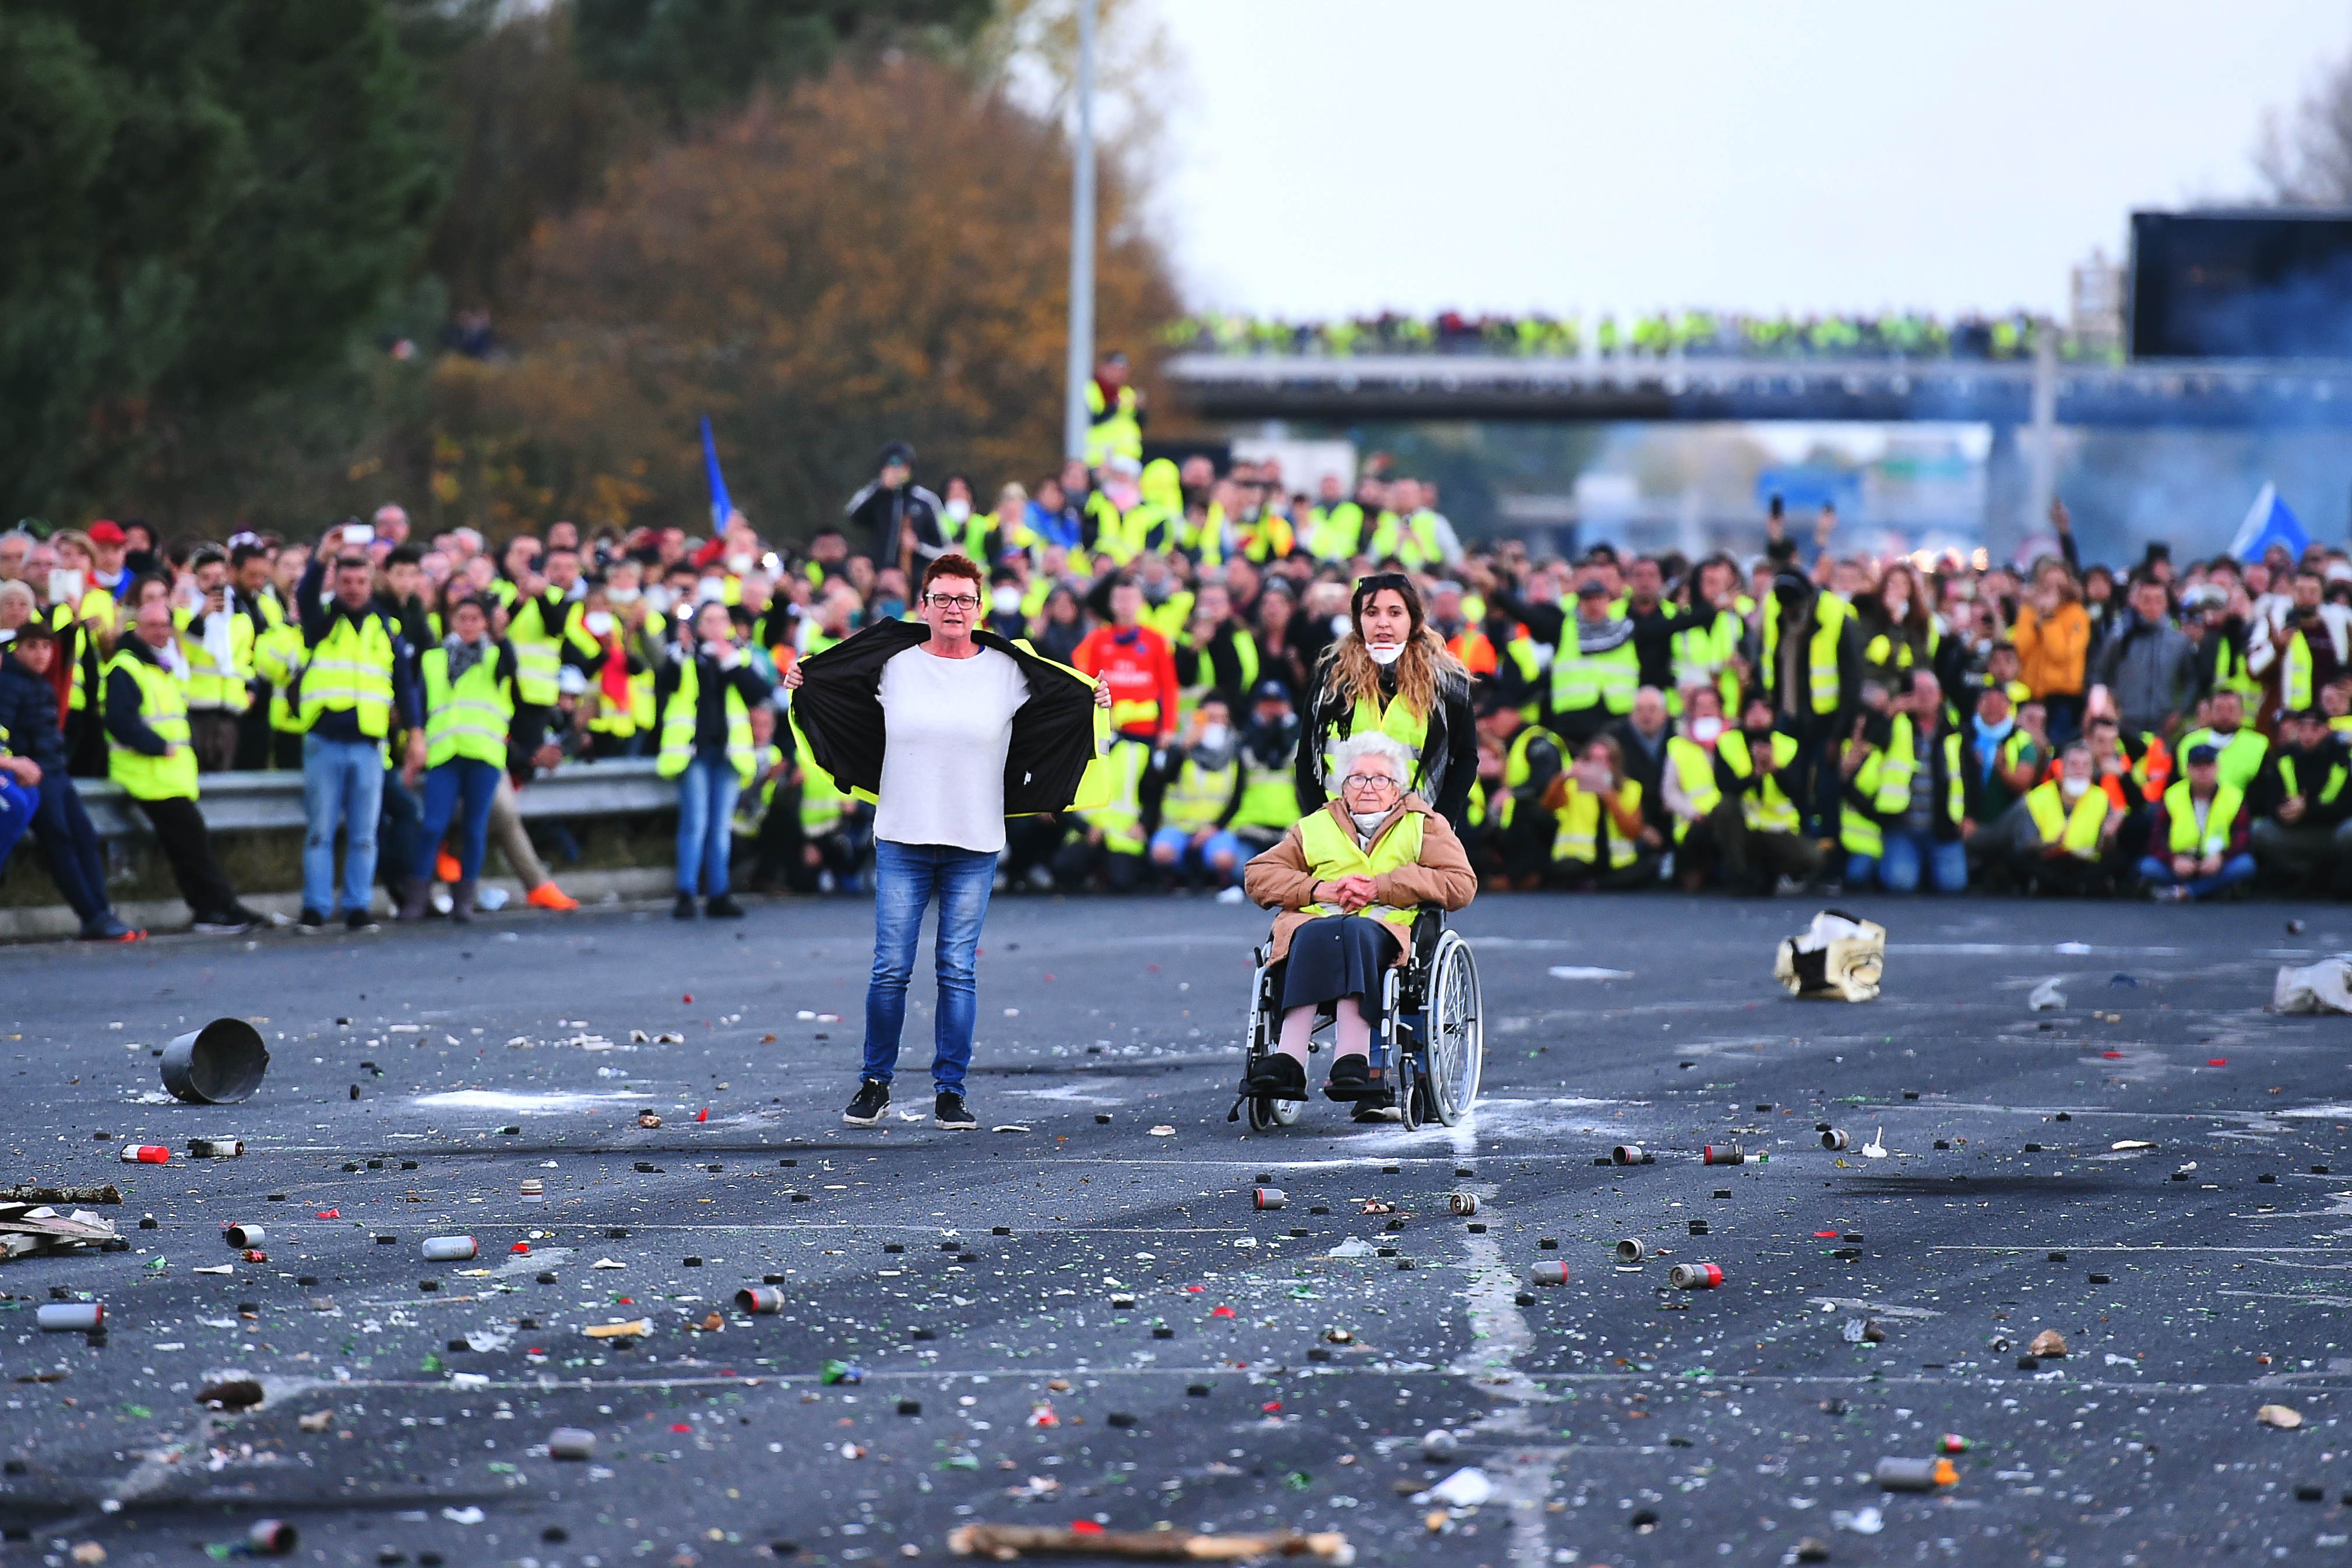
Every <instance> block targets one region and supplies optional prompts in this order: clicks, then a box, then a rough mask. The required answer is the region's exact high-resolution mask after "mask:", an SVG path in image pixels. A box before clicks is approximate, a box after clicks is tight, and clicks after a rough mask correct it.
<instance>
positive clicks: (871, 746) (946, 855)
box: [784, 555, 1110, 1131]
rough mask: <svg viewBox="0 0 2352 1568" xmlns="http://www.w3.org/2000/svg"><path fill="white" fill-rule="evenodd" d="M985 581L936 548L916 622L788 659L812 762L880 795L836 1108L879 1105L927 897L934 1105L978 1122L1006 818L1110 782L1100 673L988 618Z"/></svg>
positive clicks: (870, 1109) (935, 1116) (946, 1116)
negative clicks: (854, 1054)
mask: <svg viewBox="0 0 2352 1568" xmlns="http://www.w3.org/2000/svg"><path fill="white" fill-rule="evenodd" d="M987 591H988V588H987V580H986V578H985V577H984V575H983V574H982V570H981V569H980V567H979V566H978V565H977V564H975V563H974V562H973V561H972V560H971V559H970V558H969V557H967V556H961V555H943V556H940V558H939V559H936V560H934V561H932V562H931V563H930V565H929V568H928V569H927V570H925V571H924V573H923V583H922V591H921V594H920V600H919V609H920V610H921V612H922V620H921V621H920V622H909V621H899V620H888V621H883V622H877V623H876V624H875V625H872V626H869V627H867V628H866V630H865V631H863V632H859V633H857V635H856V636H855V637H851V638H849V639H848V640H847V641H845V642H843V643H836V644H835V645H834V646H833V647H831V648H828V649H826V650H825V651H824V653H818V654H816V655H815V656H814V657H812V658H809V659H805V660H803V661H800V662H799V663H796V664H793V667H792V668H791V669H790V670H788V671H786V672H785V674H784V686H785V689H786V690H788V691H791V692H792V693H793V709H792V711H793V722H794V723H796V724H798V725H799V726H800V729H801V734H802V735H803V737H805V738H806V740H807V742H808V750H809V755H810V756H811V757H812V758H814V762H815V765H816V766H817V767H820V768H823V769H824V771H825V772H827V773H829V774H831V775H832V776H833V778H834V781H835V784H836V785H838V786H839V787H840V788H842V789H848V790H851V791H853V792H855V793H856V794H857V795H859V796H861V797H862V798H864V799H866V800H874V801H876V802H877V806H876V809H875V814H874V974H873V977H872V979H871V980H870V981H869V982H868V983H867V986H866V1049H865V1061H864V1064H863V1066H862V1067H861V1068H860V1070H859V1075H858V1083H857V1092H856V1095H855V1096H853V1097H852V1098H851V1100H850V1102H849V1104H848V1106H847V1108H846V1109H845V1110H844V1111H843V1112H842V1113H841V1119H842V1120H843V1121H844V1122H846V1123H847V1124H850V1125H851V1126H853V1127H870V1126H872V1125H874V1124H876V1123H877V1122H879V1121H880V1120H881V1119H882V1118H883V1116H884V1115H886V1114H887V1113H888V1111H889V1108H890V1082H891V1079H892V1076H893V1072H894V1070H895V1068H896V1065H897V1063H898V1037H899V1034H900V1032H901V1031H902V1030H904V1028H905V1026H906V1021H907V985H908V980H909V979H910V978H911V977H912V976H913V974H914V967H915V943H916V939H917V938H918V937H919V936H921V934H922V928H923V911H924V910H925V909H927V908H929V906H930V904H931V903H932V901H933V900H934V899H936V900H937V901H938V903H939V906H940V925H939V947H938V957H937V960H936V963H937V967H938V970H939V987H940V991H939V1006H938V1009H937V1012H936V1019H935V1024H934V1030H935V1040H934V1045H933V1048H932V1057H931V1087H932V1091H933V1094H934V1099H933V1101H932V1110H931V1121H932V1124H934V1125H936V1126H940V1127H947V1128H952V1129H958V1130H965V1131H968V1130H970V1129H971V1128H973V1127H975V1126H977V1125H978V1123H977V1122H976V1121H975V1120H974V1119H973V1116H972V1114H971V1110H970V1109H969V1108H968V1107H966V1105H965V1104H964V1095H963V1086H964V1072H965V1070H966V1069H967V1068H968V1067H969V1066H970V1065H971V1031H972V1020H973V1018H974V1016H975V1015H976V1014H977V1012H978V1009H979V988H978V984H977V982H976V979H975V977H974V975H973V970H972V960H973V957H974V955H975V954H976V953H977V952H978V950H979V946H980V925H981V921H982V919H983V918H985V917H986V915H987V914H988V894H989V890H990V888H991V887H992V885H993V883H994V882H995V879H996V860H997V856H998V855H999V854H1001V853H1002V852H1003V849H1004V819H1005V818H1006V817H1007V816H1008V815H1012V816H1021V815H1025V814H1027V813H1030V812H1034V811H1059V810H1066V809H1067V808H1069V807H1072V806H1080V805H1099V804H1101V802H1102V800H1104V799H1107V798H1108V796H1107V793H1106V792H1105V790H1104V789H1103V788H1102V786H1103V784H1104V783H1105V782H1106V781H1105V780H1103V779H1101V778H1100V776H1099V769H1097V768H1096V767H1095V766H1094V764H1095V759H1096V756H1097V750H1098V747H1097V737H1096V729H1097V720H1096V710H1097V709H1098V708H1105V707H1108V706H1109V702H1110V695H1109V692H1108V689H1107V688H1105V687H1102V686H1100V685H1097V684H1096V683H1094V682H1092V681H1089V680H1087V677H1086V676H1084V675H1081V674H1078V673H1077V672H1076V670H1073V669H1071V668H1069V667H1068V666H1067V665H1064V664H1054V663H1051V662H1050V661H1048V660H1045V659H1041V658H1039V657H1037V655H1036V654H1034V653H1031V652H1030V651H1029V650H1028V649H1027V648H1026V647H1025V646H1024V645H1022V644H1020V643H1009V642H1007V641H1005V640H1004V639H1003V638H1002V637H1000V636H998V635H996V633H994V632H990V631H987V630H984V629H982V627H981V625H980V615H981V606H982V603H983V602H985V601H984V599H983V597H982V596H983V595H984V594H986V592H987ZM1090 786H1092V787H1093V788H1091V789H1090Z"/></svg>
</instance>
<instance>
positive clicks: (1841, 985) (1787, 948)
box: [1772, 909, 1886, 1002]
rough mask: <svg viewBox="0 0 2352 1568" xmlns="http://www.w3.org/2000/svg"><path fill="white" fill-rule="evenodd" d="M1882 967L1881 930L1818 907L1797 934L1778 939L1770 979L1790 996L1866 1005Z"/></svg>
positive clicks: (1883, 937) (1883, 943)
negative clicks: (1815, 912)
mask: <svg viewBox="0 0 2352 1568" xmlns="http://www.w3.org/2000/svg"><path fill="white" fill-rule="evenodd" d="M1885 965H1886V928H1885V926H1883V925H1878V924H1877V923H1876V922H1874V921H1869V920H1864V919H1861V918H1859V917H1857V916H1855V915H1848V914H1846V913H1845V912H1844V911H1843V910H1839V909H1824V910H1822V912H1821V913H1820V914H1818V915H1814V916H1813V923H1812V924H1811V925H1809V926H1807V927H1806V928H1805V929H1804V930H1803V931H1801V932H1800V933H1798V934H1797V935H1796V936H1790V937H1787V938H1784V939H1783V940H1782V941H1781V943H1780V949H1779V951H1778V952H1777V953H1775V954H1774V955H1773V958H1772V977H1773V978H1774V979H1776V980H1778V981H1780V985H1781V987H1782V988H1783V989H1785V990H1787V991H1788V993H1789V994H1790V996H1792V997H1808V998H1822V999H1834V1000H1843V1001H1849V1002H1867V1001H1872V1000H1874V999H1876V998H1877V996H1878V989H1879V983H1880V981H1881V979H1882V978H1883V977H1884V973H1885Z"/></svg>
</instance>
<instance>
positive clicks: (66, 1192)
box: [0, 1182, 122, 1203]
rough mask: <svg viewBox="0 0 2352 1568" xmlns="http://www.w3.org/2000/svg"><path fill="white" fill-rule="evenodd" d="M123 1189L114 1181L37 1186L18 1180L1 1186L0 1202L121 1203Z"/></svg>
mask: <svg viewBox="0 0 2352 1568" xmlns="http://www.w3.org/2000/svg"><path fill="white" fill-rule="evenodd" d="M121 1201H122V1189H121V1187H118V1186H115V1185H114V1184H113V1183H112V1182H108V1183H107V1184H106V1185H105V1186H34V1185H32V1184H30V1183H26V1182H18V1183H17V1184H16V1186H0V1203H121Z"/></svg>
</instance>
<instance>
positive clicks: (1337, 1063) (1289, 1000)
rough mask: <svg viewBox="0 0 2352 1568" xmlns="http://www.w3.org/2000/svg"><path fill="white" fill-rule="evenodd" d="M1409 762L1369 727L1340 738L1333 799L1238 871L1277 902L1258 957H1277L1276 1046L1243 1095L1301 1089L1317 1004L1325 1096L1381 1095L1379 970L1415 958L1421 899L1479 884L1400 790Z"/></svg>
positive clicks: (1456, 899)
mask: <svg viewBox="0 0 2352 1568" xmlns="http://www.w3.org/2000/svg"><path fill="white" fill-rule="evenodd" d="M1412 768H1413V758H1412V752H1411V751H1409V750H1407V749H1406V748H1405V747H1404V746H1403V745H1402V744H1401V743H1400V742H1398V741H1396V740H1394V739H1391V737H1388V736H1386V735H1382V734H1380V733H1378V732H1377V731H1375V732H1371V733H1367V734H1360V735H1354V736H1350V737H1349V738H1347V739H1346V740H1343V741H1340V742H1339V744H1338V745H1337V746H1335V747H1332V749H1331V753H1330V768H1329V775H1330V777H1331V778H1332V779H1336V780H1337V782H1338V784H1339V792H1338V795H1337V796H1336V798H1335V799H1333V800H1330V801H1329V802H1328V803H1327V804H1326V805H1324V806H1323V807H1321V808H1320V809H1318V810H1315V811H1312V812H1310V813H1308V814H1307V816H1306V817H1305V818H1304V819H1302V820H1301V821H1299V822H1298V823H1297V824H1296V825H1295V826H1294V827H1292V828H1291V830H1290V831H1289V832H1288V833H1286V834H1285V835H1284V837H1283V840H1282V841H1281V842H1280V843H1278V844H1276V846H1275V847H1274V848H1272V849H1270V850H1267V851H1266V852H1265V853H1263V854H1261V855H1258V856H1257V857H1256V858H1255V859H1254V860H1252V861H1251V862H1249V864H1248V865H1247V866H1246V867H1245V868H1244V871H1243V873H1242V886H1243V888H1244V890H1245V891H1246V892H1247V893H1248V894H1249V896H1250V898H1251V899H1253V900H1254V901H1255V903H1257V904H1259V905H1260V906H1261V907H1262V908H1266V909H1276V910H1279V911H1281V913H1280V914H1278V915H1276V916H1275V920H1274V938H1273V941H1272V943H1271V944H1270V949H1269V951H1268V952H1267V954H1266V956H1265V959H1264V963H1265V965H1267V966H1272V965H1276V964H1279V965H1281V966H1282V979H1281V994H1280V998H1279V999H1280V1006H1281V1026H1280V1035H1279V1039H1278V1041H1277V1049H1276V1050H1274V1051H1266V1052H1264V1053H1263V1054H1259V1055H1256V1056H1255V1057H1253V1059H1252V1060H1251V1061H1250V1064H1249V1076H1248V1077H1247V1078H1246V1079H1245V1080H1244V1082H1243V1086H1242V1092H1243V1093H1244V1095H1245V1096H1255V1097H1258V1098H1259V1099H1261V1100H1264V1101H1267V1102H1274V1101H1297V1100H1304V1099H1306V1098H1307V1042H1308V1040H1309V1039H1310V1038H1311V1037H1312V1035H1313V1033H1314V1030H1315V1026H1316V1022H1317V1014H1318V1011H1320V1010H1328V1012H1329V1013H1330V1014H1331V1015H1332V1027H1333V1041H1332V1054H1333V1061H1332V1063H1331V1073H1330V1080H1329V1082H1328V1083H1327V1084H1326V1085H1325V1086H1324V1093H1325V1095H1326V1096H1327V1097H1328V1098H1330V1099H1332V1100H1339V1101H1355V1102H1364V1101H1367V1100H1370V1099H1373V1098H1376V1097H1381V1096H1384V1095H1385V1093H1386V1090H1385V1089H1384V1088H1382V1087H1381V1085H1379V1084H1378V1083H1376V1082H1374V1080H1373V1077H1372V1072H1371V1062H1370V1050H1371V1042H1372V1036H1373V1034H1374V1032H1375V1031H1376V1030H1381V1028H1382V1025H1383V1023H1384V1021H1386V1022H1390V1023H1391V1024H1392V1022H1393V1020H1384V1019H1383V1016H1382V1009H1383V1008H1384V1006H1386V1005H1388V1001H1389V998H1390V993H1391V990H1392V989H1393V988H1391V987H1390V986H1389V985H1388V983H1387V981H1388V972H1389V971H1390V970H1391V969H1400V968H1402V967H1405V966H1407V965H1409V964H1410V963H1411V962H1412V960H1413V959H1414V957H1415V955H1414V952H1413V941H1414V932H1413V926H1414V923H1415V919H1416V915H1417V912H1418V910H1419V907H1420V906H1422V905H1424V904H1434V905H1436V906H1438V907H1439V908H1441V909H1446V910H1454V909H1460V908H1462V907H1463V906H1465V904H1468V903H1469V902H1470V900H1471V898H1472V897H1473V896H1474V895H1475V894H1476V892H1477V888H1478V881H1477V878H1476V877H1475V875H1474V874H1473V873H1472V872H1471V870H1470V862H1469V859H1468V857H1467V856H1465V854H1464V853H1463V851H1462V841H1461V840H1460V839H1458V838H1456V837H1455V836H1454V830H1453V829H1452V828H1450V827H1448V826H1447V825H1446V822H1445V819H1444V818H1443V817H1441V816H1438V815H1437V814H1436V813H1435V812H1433V811H1432V810H1430V808H1429V805H1428V803H1427V802H1426V801H1424V800H1422V798H1421V797H1420V796H1419V795H1416V794H1413V793H1412V792H1411V791H1410V790H1409V789H1408V788H1407V786H1408V784H1409V782H1410V780H1411V779H1412ZM1424 957H1425V955H1424ZM1283 1119H1284V1120H1287V1119H1288V1118H1287V1117H1285V1118H1283Z"/></svg>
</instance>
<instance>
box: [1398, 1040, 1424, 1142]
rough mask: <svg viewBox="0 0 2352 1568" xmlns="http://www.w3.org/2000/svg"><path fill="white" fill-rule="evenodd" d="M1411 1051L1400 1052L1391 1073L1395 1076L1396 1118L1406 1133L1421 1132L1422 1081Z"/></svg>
mask: <svg viewBox="0 0 2352 1568" xmlns="http://www.w3.org/2000/svg"><path fill="white" fill-rule="evenodd" d="M1415 1065H1416V1063H1415V1061H1414V1058H1413V1055H1412V1052H1411V1051H1398V1052H1397V1055H1396V1061H1395V1064H1394V1066H1393V1067H1392V1068H1391V1071H1392V1072H1393V1073H1394V1074H1395V1076H1396V1103H1397V1118H1398V1120H1399V1121H1400V1122H1402V1124H1403V1125H1404V1130H1405V1131H1406V1132H1408V1133H1414V1132H1419V1131H1420V1130H1421V1113H1422V1110H1423V1104H1422V1079H1421V1074H1420V1073H1419V1072H1418V1071H1415V1070H1414V1069H1415Z"/></svg>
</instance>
